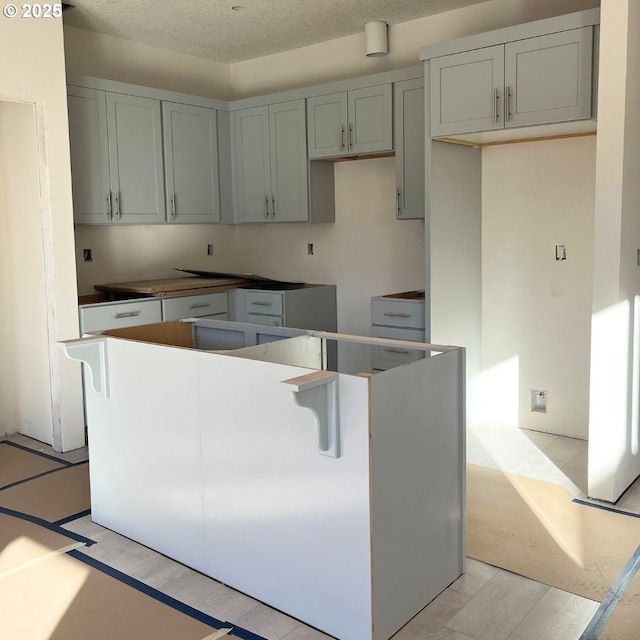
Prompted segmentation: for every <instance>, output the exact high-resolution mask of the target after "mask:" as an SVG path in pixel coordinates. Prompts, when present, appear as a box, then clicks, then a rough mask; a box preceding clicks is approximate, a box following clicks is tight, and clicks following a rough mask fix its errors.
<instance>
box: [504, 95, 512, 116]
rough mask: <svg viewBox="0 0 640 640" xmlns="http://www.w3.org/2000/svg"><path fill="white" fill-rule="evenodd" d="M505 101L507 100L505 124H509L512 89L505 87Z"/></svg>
mask: <svg viewBox="0 0 640 640" xmlns="http://www.w3.org/2000/svg"><path fill="white" fill-rule="evenodd" d="M504 100H505V108H504V120H505V122H509V120H511V87H505V90H504Z"/></svg>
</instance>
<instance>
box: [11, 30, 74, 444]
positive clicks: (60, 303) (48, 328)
mask: <svg viewBox="0 0 640 640" xmlns="http://www.w3.org/2000/svg"><path fill="white" fill-rule="evenodd" d="M63 44H64V43H63V37H62V20H61V19H54V18H52V19H40V20H38V19H32V20H29V19H27V20H21V19H17V18H16V19H13V20H10V19H4V18H3V19H1V20H0V100H2V101H4V102H13V103H19V104H27V105H30V107H29V108H31V109H32V111H33V114H34V123H35V133H33V131H32V130H31V131H30V130H29V129H28V128H27V127H24V126H23V127H19V128H17V129H15V130H14V129H12V130H11V131H9V132H8V135H7V137H6V138H5V141H4V142H3V144H7V145H17V147H18V148H21V146H22V145H25V146H27V145H29V144H31V141H32V140H33V139H35V144H36V161H35V162H36V165H37V171H38V178H37V182H36V183H35V184H34V183H33V180H32V167H31V166H26V167H25V169H24V171H20V170H17V169H15V168H13V167H12V169H11V173H9V174H7V173H3V176H2V179H3V180H8V179H9V176H10V178H11V189H18V190H19V192H20V194H21V196H20V198H24V199H25V200H24V204H22V202H21V200H20V199H19V200H18V201H17V202H14V205H15V206H14V207H12V208H10V209H4V210H3V211H2V212H1V215H3V216H11V223H12V224H15V225H17V227H16V228H17V229H20V230H21V231H20V238H21V243H22V244H21V245H16V246H15V247H13V249H14V250H16V251H17V252H18V253H17V254H16V255H19V256H20V266H22V263H23V262H24V263H25V267H24V268H25V269H30V268H31V267H30V266H29V265H30V264H31V263H33V264H35V263H36V262H37V261H41V265H42V268H41V269H39V270H38V271H39V273H38V274H37V276H38V277H36V274H35V272H34V278H35V280H36V282H37V285H38V287H41V288H43V289H44V292H45V298H46V305H45V309H44V312H42V311H40V312H39V313H34V314H32V315H31V317H30V318H29V323H30V326H31V327H32V329H33V331H34V332H35V333H36V334H38V335H42V332H43V331H44V332H45V333H46V336H47V340H46V345H44V346H45V347H46V357H47V359H48V364H45V362H44V361H41V364H40V366H39V367H38V369H37V375H38V377H39V379H42V378H44V377H45V376H48V377H49V380H50V389H51V390H50V393H49V397H48V401H49V406H50V411H45V410H44V409H43V410H42V411H41V412H40V414H39V416H38V417H37V418H36V417H35V416H31V417H29V418H28V419H27V418H26V417H23V416H20V415H19V416H18V422H19V429H20V430H21V431H23V432H24V433H27V435H31V433H30V431H31V429H32V428H34V429H37V431H38V436H40V437H41V438H42V439H44V441H45V442H47V443H49V444H52V445H53V446H54V448H55V449H57V450H60V451H66V450H69V449H74V448H77V447H80V446H82V445H83V444H84V419H83V415H82V388H81V381H80V366H79V364H78V363H77V362H71V361H70V360H68V359H67V358H65V357H64V356H63V355H62V354H61V353H60V351H59V349H58V347H57V345H56V342H57V341H58V340H66V339H70V338H75V337H77V336H78V312H77V289H76V270H75V260H74V236H73V213H72V200H71V170H70V160H69V133H68V123H67V101H66V87H65V69H64V47H63ZM36 203H37V205H36ZM27 206H28V207H29V215H27V213H26V212H25V210H24V207H27ZM36 206H37V207H38V211H37V212H36ZM33 216H39V220H38V222H37V224H36V222H35V218H34V217H33ZM23 221H24V223H25V224H27V223H28V222H27V221H30V222H31V223H33V225H34V226H33V227H32V229H31V231H30V232H28V233H27V232H23V230H22V228H21V226H20V225H21V224H22V222H23ZM16 267H17V265H14V269H13V270H12V271H11V272H10V273H9V276H8V282H9V283H10V286H11V287H13V288H14V289H15V290H19V293H20V294H21V295H23V296H25V298H24V300H23V303H24V304H27V306H28V305H29V304H30V302H31V301H30V300H29V297H28V296H29V294H28V290H20V287H21V286H22V276H21V273H20V269H17V268H16ZM34 295H37V294H34ZM26 327H27V325H24V326H21V333H20V335H19V336H17V340H18V346H19V348H20V350H21V351H22V349H28V348H29V340H30V336H29V334H28V333H27V330H26ZM21 384H22V385H25V386H24V387H23V388H22V389H20V390H18V391H17V393H18V394H19V393H25V394H26V393H28V392H29V385H30V382H29V381H22V382H21ZM36 422H37V425H36ZM38 436H36V437H38Z"/></svg>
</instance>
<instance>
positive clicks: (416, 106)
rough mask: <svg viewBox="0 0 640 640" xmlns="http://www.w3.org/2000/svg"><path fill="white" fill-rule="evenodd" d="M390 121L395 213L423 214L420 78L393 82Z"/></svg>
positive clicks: (403, 216) (405, 216)
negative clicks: (392, 147)
mask: <svg viewBox="0 0 640 640" xmlns="http://www.w3.org/2000/svg"><path fill="white" fill-rule="evenodd" d="M393 91H394V97H393V100H394V105H395V106H394V115H395V118H394V124H395V131H394V137H395V143H396V198H397V200H396V203H397V206H396V217H397V218H398V220H411V219H414V218H424V209H425V207H424V200H425V173H424V172H425V168H424V142H425V137H424V118H425V112H424V80H423V79H422V78H416V79H415V80H403V81H402V82H396V83H395V84H394V87H393Z"/></svg>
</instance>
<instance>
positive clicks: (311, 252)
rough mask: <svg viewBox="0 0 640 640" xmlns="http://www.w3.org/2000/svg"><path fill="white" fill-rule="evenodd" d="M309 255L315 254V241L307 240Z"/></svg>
mask: <svg viewBox="0 0 640 640" xmlns="http://www.w3.org/2000/svg"><path fill="white" fill-rule="evenodd" d="M307 255H308V256H312V255H313V242H307Z"/></svg>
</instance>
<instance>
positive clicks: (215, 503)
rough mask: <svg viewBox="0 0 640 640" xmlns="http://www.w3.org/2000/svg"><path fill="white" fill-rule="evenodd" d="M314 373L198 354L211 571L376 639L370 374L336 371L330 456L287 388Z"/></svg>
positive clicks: (303, 615) (332, 629) (337, 631)
mask: <svg viewBox="0 0 640 640" xmlns="http://www.w3.org/2000/svg"><path fill="white" fill-rule="evenodd" d="M301 340H303V339H301V338H294V339H292V340H289V341H286V342H287V343H296V342H298V344H300V341H301ZM313 342H315V343H317V345H318V349H319V348H320V341H319V340H314V341H313ZM283 346H284V343H274V344H273V349H274V350H278V351H280V350H281V349H282V347H283ZM265 347H266V348H267V349H268V348H269V347H271V345H262V346H261V347H260V350H264V349H265ZM255 350H258V349H257V348H256V349H255ZM247 351H249V350H247ZM310 355H311V353H310ZM314 371H315V369H311V368H309V369H305V368H300V367H293V366H290V365H284V364H276V363H273V362H264V361H257V360H248V359H246V358H245V357H243V358H234V357H227V356H219V358H212V357H211V355H210V354H202V356H201V358H200V383H201V386H202V389H203V391H204V390H205V389H207V392H206V393H204V392H203V393H201V396H200V403H201V404H200V407H201V416H202V452H203V459H204V460H206V461H207V463H206V464H205V465H204V468H203V479H204V510H205V556H206V573H208V574H210V575H212V576H215V577H216V578H217V579H218V580H221V581H223V582H225V583H227V584H229V585H230V586H232V587H235V588H237V589H239V590H241V591H245V592H248V593H251V594H252V595H253V596H254V597H257V598H259V599H260V600H262V601H263V602H266V603H267V604H270V605H272V606H274V607H276V608H278V609H282V610H285V611H287V613H289V614H290V615H292V616H294V617H297V618H300V619H302V620H305V621H306V622H307V623H309V624H311V625H313V626H316V627H318V628H320V629H322V630H323V631H325V632H327V633H329V634H331V635H335V636H337V637H340V638H349V640H370V638H371V616H372V614H371V561H370V518H369V508H370V507H369V446H368V442H369V423H368V418H369V412H368V406H369V380H368V379H366V378H359V377H355V376H347V375H342V374H338V395H339V398H340V400H339V421H340V428H341V442H340V457H338V458H334V457H329V456H326V455H321V454H320V453H319V452H318V447H317V443H318V436H317V433H318V432H317V426H316V422H315V418H314V416H313V414H312V413H311V412H310V411H309V410H308V409H305V408H303V407H300V406H298V405H296V403H295V401H294V399H293V397H292V392H291V391H290V390H287V389H286V388H283V387H282V385H281V382H282V381H283V380H287V379H289V378H294V377H297V376H302V375H305V374H307V373H313V372H314ZM209 390H212V391H209ZM238 390H243V391H242V396H243V400H242V401H239V399H238Z"/></svg>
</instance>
